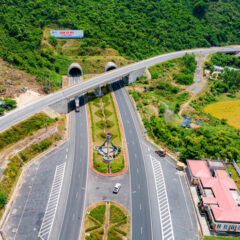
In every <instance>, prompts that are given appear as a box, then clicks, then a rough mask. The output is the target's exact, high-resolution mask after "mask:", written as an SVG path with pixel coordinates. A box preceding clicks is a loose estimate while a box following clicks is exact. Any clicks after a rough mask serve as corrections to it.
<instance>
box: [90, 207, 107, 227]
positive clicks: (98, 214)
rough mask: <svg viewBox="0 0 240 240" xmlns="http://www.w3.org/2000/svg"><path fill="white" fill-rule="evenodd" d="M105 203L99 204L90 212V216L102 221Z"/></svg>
mask: <svg viewBox="0 0 240 240" xmlns="http://www.w3.org/2000/svg"><path fill="white" fill-rule="evenodd" d="M105 212H106V205H105V204H104V205H99V206H97V207H96V208H94V209H93V210H92V211H91V212H90V216H92V217H94V218H95V219H97V220H98V221H99V222H100V223H102V224H103V223H104V219H105Z"/></svg>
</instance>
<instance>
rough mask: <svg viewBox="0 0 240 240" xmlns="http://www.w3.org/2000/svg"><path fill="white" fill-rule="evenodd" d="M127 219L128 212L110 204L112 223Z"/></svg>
mask: <svg viewBox="0 0 240 240" xmlns="http://www.w3.org/2000/svg"><path fill="white" fill-rule="evenodd" d="M124 219H126V214H125V213H124V212H123V211H122V210H121V209H120V208H119V207H117V206H115V205H114V204H112V203H111V205H110V223H117V222H119V221H122V220H124Z"/></svg>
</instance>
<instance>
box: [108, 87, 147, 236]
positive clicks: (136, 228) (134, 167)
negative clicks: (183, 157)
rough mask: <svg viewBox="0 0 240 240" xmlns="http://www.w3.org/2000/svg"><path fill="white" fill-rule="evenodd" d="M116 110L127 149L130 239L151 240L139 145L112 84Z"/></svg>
mask: <svg viewBox="0 0 240 240" xmlns="http://www.w3.org/2000/svg"><path fill="white" fill-rule="evenodd" d="M112 87H113V90H114V91H115V92H114V94H115V96H116V100H117V103H118V108H119V111H120V114H121V118H122V121H123V127H124V132H125V137H126V142H127V147H128V156H129V162H130V164H129V165H130V176H131V197H132V212H131V225H132V238H131V239H133V240H146V239H149V240H150V239H152V226H151V215H150V206H149V204H150V202H149V196H148V185H147V178H146V172H145V167H144V161H143V154H142V150H141V145H140V142H139V139H138V136H137V132H136V128H135V125H134V122H133V119H132V117H131V114H130V112H129V108H128V104H127V102H126V100H125V98H124V96H123V94H122V92H121V90H120V89H119V90H118V87H119V85H118V84H112Z"/></svg>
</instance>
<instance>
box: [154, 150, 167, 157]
mask: <svg viewBox="0 0 240 240" xmlns="http://www.w3.org/2000/svg"><path fill="white" fill-rule="evenodd" d="M155 153H156V154H157V155H159V156H160V157H165V156H166V153H167V152H166V149H160V150H156V151H155Z"/></svg>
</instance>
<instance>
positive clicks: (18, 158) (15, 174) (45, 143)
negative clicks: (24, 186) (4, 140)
mask: <svg viewBox="0 0 240 240" xmlns="http://www.w3.org/2000/svg"><path fill="white" fill-rule="evenodd" d="M43 116H44V117H46V115H45V114H44V115H43ZM38 117H39V115H38ZM36 119H38V118H36V116H35V118H34V117H32V118H31V120H32V121H33V120H34V121H33V122H35V120H36ZM48 120H49V119H48ZM55 121H57V119H55V120H54V122H55ZM49 122H51V121H49ZM25 123H26V121H25ZM30 123H32V122H31V121H30ZM19 125H21V124H19ZM33 125H35V124H33ZM33 125H30V126H33ZM21 126H22V125H21ZM44 126H45V125H44ZM64 127H65V118H61V119H59V120H58V130H59V131H58V133H60V134H61V135H63V134H62V133H63V131H64ZM31 129H32V128H31ZM58 133H56V134H53V135H52V136H50V137H48V138H46V139H44V140H42V141H41V142H39V143H37V144H32V145H31V146H29V147H27V148H25V149H24V150H22V151H21V152H19V153H18V154H17V155H15V156H14V157H12V158H11V159H9V162H8V165H7V167H6V168H5V169H4V171H3V175H2V178H1V184H2V187H3V188H2V189H3V192H4V193H3V192H2V190H1V193H0V216H1V215H2V214H3V211H4V199H5V201H6V202H8V200H9V199H10V197H11V193H12V191H13V189H14V187H15V185H16V183H17V180H18V178H19V176H20V174H21V171H22V168H21V167H22V166H23V165H24V163H26V162H28V161H30V160H31V159H33V158H34V157H36V156H37V155H38V154H39V153H42V152H44V151H45V150H47V149H48V148H49V147H50V146H51V145H53V144H54V143H55V142H56V141H58V140H60V135H59V134H58Z"/></svg>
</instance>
